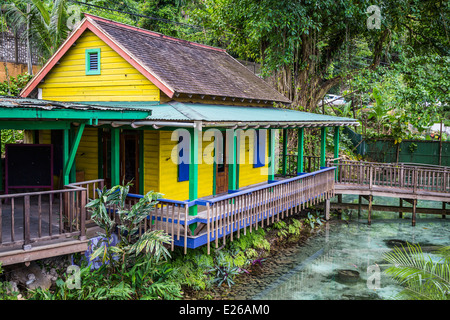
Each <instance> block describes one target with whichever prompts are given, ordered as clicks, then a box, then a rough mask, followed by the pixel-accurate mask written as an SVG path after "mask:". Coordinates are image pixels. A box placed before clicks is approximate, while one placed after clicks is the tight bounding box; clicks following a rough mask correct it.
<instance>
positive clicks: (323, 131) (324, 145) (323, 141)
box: [320, 127, 327, 167]
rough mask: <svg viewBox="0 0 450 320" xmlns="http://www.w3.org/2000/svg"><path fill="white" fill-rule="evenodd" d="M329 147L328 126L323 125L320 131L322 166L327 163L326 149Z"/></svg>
mask: <svg viewBox="0 0 450 320" xmlns="http://www.w3.org/2000/svg"><path fill="white" fill-rule="evenodd" d="M326 149H327V127H322V128H321V132H320V166H321V167H325V165H326V160H325V159H326V151H327V150H326Z"/></svg>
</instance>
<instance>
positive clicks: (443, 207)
mask: <svg viewBox="0 0 450 320" xmlns="http://www.w3.org/2000/svg"><path fill="white" fill-rule="evenodd" d="M442 211H444V212H445V201H443V202H442ZM442 219H445V214H443V215H442Z"/></svg>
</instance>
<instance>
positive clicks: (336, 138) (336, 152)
mask: <svg viewBox="0 0 450 320" xmlns="http://www.w3.org/2000/svg"><path fill="white" fill-rule="evenodd" d="M339 129H340V128H339V127H334V159H335V160H334V164H335V165H336V170H335V180H337V179H338V170H339V167H338V166H337V164H338V163H339V160H337V158H339V132H340V131H339Z"/></svg>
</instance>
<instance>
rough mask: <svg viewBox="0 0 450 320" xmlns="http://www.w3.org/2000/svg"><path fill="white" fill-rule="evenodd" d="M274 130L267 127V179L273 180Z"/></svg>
mask: <svg viewBox="0 0 450 320" xmlns="http://www.w3.org/2000/svg"><path fill="white" fill-rule="evenodd" d="M275 163H276V159H275V130H274V129H269V168H268V180H269V181H273V180H275Z"/></svg>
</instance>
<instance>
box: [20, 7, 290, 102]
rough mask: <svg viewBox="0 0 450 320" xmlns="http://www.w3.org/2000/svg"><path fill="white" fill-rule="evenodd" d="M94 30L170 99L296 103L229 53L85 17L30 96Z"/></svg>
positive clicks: (40, 75)
mask: <svg viewBox="0 0 450 320" xmlns="http://www.w3.org/2000/svg"><path fill="white" fill-rule="evenodd" d="M87 29H88V30H91V31H92V32H94V34H96V35H97V36H98V37H99V38H100V39H102V40H103V41H105V42H106V43H107V44H108V45H109V46H111V48H112V49H114V50H115V51H116V52H117V53H118V54H120V55H121V56H122V57H123V58H124V59H125V60H127V61H128V62H129V63H130V64H131V65H132V66H133V67H135V68H136V69H137V70H139V71H140V72H141V73H142V74H143V75H144V76H146V77H147V78H148V79H149V80H150V81H152V82H153V83H154V84H155V85H156V86H157V87H158V88H159V89H160V90H161V91H163V92H164V93H165V94H166V95H167V96H169V97H170V98H173V97H174V96H178V95H179V94H186V95H201V96H209V97H228V98H235V99H246V100H259V101H270V102H271V101H273V102H281V103H286V104H289V103H290V102H291V101H290V100H289V99H287V98H286V97H284V96H283V95H282V94H280V93H279V92H278V91H276V90H275V89H274V88H272V87H271V86H270V85H268V84H267V83H266V82H265V81H264V80H263V79H261V78H259V77H257V76H256V75H255V74H253V73H252V72H251V71H250V70H249V69H247V68H246V67H245V66H244V65H242V64H241V63H240V62H238V61H237V60H236V59H234V58H233V57H232V56H230V55H229V54H228V53H227V52H226V50H224V49H220V48H215V47H211V46H206V45H202V44H199V43H195V42H190V41H185V40H181V39H177V38H173V37H169V36H165V35H162V34H160V33H156V32H152V31H148V30H145V29H140V28H136V27H133V26H129V25H125V24H122V23H118V22H114V21H111V20H107V19H104V18H100V17H96V16H92V15H88V14H85V18H84V19H83V21H82V22H81V23H80V25H79V26H78V27H77V29H76V30H74V31H73V32H72V34H71V35H70V36H69V38H68V39H67V40H66V41H65V43H64V44H63V45H62V46H61V47H60V48H59V49H58V51H57V52H56V53H55V55H54V56H53V57H52V58H51V59H50V60H49V61H48V62H47V64H46V65H45V66H44V67H43V68H42V69H41V71H40V72H39V73H38V74H36V76H35V77H34V78H33V80H32V81H30V83H29V84H28V85H27V86H26V87H25V88H24V89H23V91H22V93H21V96H23V97H26V96H28V95H29V94H30V93H31V92H32V91H33V89H35V88H36V86H37V85H38V83H39V82H40V81H41V80H42V79H43V78H44V77H45V75H46V74H47V73H48V72H49V71H50V70H51V68H52V67H53V66H54V65H55V64H56V63H57V61H58V60H59V59H61V57H62V56H63V55H64V53H65V52H67V50H69V48H70V47H71V45H72V44H73V43H74V42H75V41H76V39H78V38H79V37H80V36H81V35H82V34H83V32H84V31H85V30H87Z"/></svg>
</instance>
